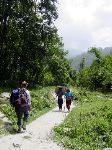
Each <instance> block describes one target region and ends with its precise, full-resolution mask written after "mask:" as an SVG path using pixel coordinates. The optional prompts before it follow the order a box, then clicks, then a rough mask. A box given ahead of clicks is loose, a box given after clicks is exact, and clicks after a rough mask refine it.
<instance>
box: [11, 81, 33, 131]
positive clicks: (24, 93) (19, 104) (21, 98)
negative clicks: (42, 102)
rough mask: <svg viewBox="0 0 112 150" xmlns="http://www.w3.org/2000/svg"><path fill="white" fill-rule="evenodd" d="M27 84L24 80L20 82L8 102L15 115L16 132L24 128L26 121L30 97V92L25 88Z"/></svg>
mask: <svg viewBox="0 0 112 150" xmlns="http://www.w3.org/2000/svg"><path fill="white" fill-rule="evenodd" d="M27 85H28V83H27V82H26V81H23V82H21V85H20V88H18V89H15V90H13V91H12V93H11V96H10V103H11V105H12V106H13V107H14V108H15V112H16V115H17V125H18V132H21V129H22V128H23V130H26V123H27V120H28V116H29V111H30V105H31V97H30V92H29V91H28V90H27V89H26V88H27ZM23 115H24V117H23ZM22 118H23V123H22Z"/></svg>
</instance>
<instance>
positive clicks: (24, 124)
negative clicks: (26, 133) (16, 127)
mask: <svg viewBox="0 0 112 150" xmlns="http://www.w3.org/2000/svg"><path fill="white" fill-rule="evenodd" d="M22 128H23V130H26V122H25V121H24V122H23V126H22Z"/></svg>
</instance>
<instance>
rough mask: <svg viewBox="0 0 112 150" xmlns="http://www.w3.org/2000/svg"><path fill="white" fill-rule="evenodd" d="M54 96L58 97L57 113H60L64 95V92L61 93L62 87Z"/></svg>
mask: <svg viewBox="0 0 112 150" xmlns="http://www.w3.org/2000/svg"><path fill="white" fill-rule="evenodd" d="M56 95H57V97H58V107H59V111H62V105H63V97H62V96H63V95H64V92H63V88H62V87H59V89H58V90H57V92H56Z"/></svg>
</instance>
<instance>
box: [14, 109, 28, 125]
mask: <svg viewBox="0 0 112 150" xmlns="http://www.w3.org/2000/svg"><path fill="white" fill-rule="evenodd" d="M15 112H16V115H17V125H18V126H21V125H22V118H23V121H25V122H27V120H28V116H29V113H28V108H24V107H23V108H21V107H20V108H15Z"/></svg>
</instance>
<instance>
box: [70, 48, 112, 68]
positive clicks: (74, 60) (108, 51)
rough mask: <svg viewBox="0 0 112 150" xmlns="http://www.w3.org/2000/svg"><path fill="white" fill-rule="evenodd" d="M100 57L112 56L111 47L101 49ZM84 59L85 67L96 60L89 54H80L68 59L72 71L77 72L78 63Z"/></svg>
mask: <svg viewBox="0 0 112 150" xmlns="http://www.w3.org/2000/svg"><path fill="white" fill-rule="evenodd" d="M101 52H102V55H103V56H105V55H110V54H111V55H112V47H106V48H104V49H101ZM83 58H85V65H86V66H90V65H91V64H92V62H93V61H94V60H95V59H96V57H95V55H94V54H91V53H88V52H87V53H82V54H80V55H78V56H76V57H74V58H72V59H70V62H71V65H72V67H73V68H74V69H76V70H79V68H80V63H81V61H82V59H83Z"/></svg>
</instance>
